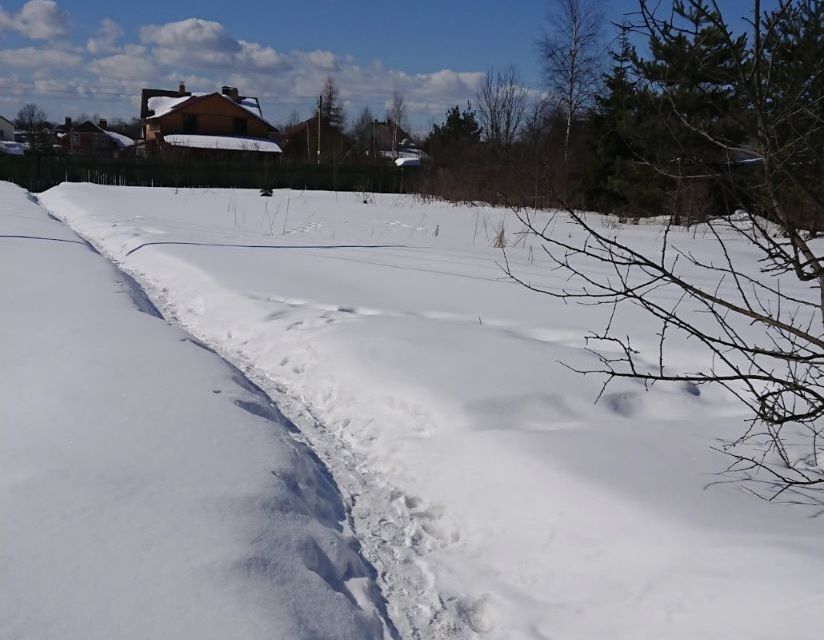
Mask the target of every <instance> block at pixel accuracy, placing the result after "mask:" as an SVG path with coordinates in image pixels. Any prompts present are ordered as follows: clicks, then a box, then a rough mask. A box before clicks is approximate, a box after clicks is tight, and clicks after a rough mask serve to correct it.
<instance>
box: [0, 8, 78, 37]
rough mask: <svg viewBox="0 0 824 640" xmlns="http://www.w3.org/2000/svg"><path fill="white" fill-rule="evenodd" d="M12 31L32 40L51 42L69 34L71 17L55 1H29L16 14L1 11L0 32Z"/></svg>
mask: <svg viewBox="0 0 824 640" xmlns="http://www.w3.org/2000/svg"><path fill="white" fill-rule="evenodd" d="M2 29H11V30H12V31H17V32H18V33H20V34H22V35H24V36H26V37H27V38H29V39H31V40H51V39H53V38H60V37H63V36H66V35H68V33H69V15H68V14H67V13H66V12H65V11H63V10H62V9H61V8H60V7H58V6H57V2H55V1H54V0H29V1H28V2H27V3H26V4H24V5H23V7H22V8H21V9H20V11H18V12H17V13H16V14H9V13H6V12H5V11H3V10H2V9H0V30H2Z"/></svg>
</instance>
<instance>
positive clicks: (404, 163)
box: [395, 158, 421, 167]
mask: <svg viewBox="0 0 824 640" xmlns="http://www.w3.org/2000/svg"><path fill="white" fill-rule="evenodd" d="M395 166H396V167H420V166H421V159H420V158H398V159H397V160H395Z"/></svg>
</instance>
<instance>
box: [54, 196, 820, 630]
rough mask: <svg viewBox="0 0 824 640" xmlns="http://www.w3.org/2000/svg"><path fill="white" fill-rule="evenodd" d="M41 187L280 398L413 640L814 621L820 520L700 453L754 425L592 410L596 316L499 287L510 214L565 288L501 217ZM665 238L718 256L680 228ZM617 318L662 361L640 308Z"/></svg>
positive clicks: (641, 235) (411, 206)
mask: <svg viewBox="0 0 824 640" xmlns="http://www.w3.org/2000/svg"><path fill="white" fill-rule="evenodd" d="M42 199H43V201H44V202H45V203H46V204H47V205H48V207H49V208H50V209H52V210H53V211H54V212H55V213H56V214H57V215H59V216H61V217H64V218H65V219H66V220H68V221H69V223H70V224H71V225H72V226H73V227H74V228H75V229H77V230H78V231H79V232H80V233H82V234H83V235H84V236H85V237H87V238H89V239H91V240H92V241H93V242H94V243H95V244H96V245H97V246H98V247H99V248H100V249H101V250H103V251H104V252H106V254H107V255H109V256H111V257H112V258H113V259H114V260H116V261H117V262H119V263H120V264H121V265H122V266H123V267H124V268H125V269H127V270H128V271H129V272H130V273H132V274H133V275H134V276H135V277H136V278H137V279H138V280H139V281H140V282H141V283H143V284H144V285H145V286H146V288H147V290H148V291H149V292H150V294H151V296H152V298H153V300H154V301H155V302H156V303H157V304H158V305H160V306H161V307H162V308H163V310H164V312H165V313H167V314H168V316H169V317H170V318H173V319H174V320H176V321H177V322H179V323H180V324H182V325H183V326H185V327H187V328H188V329H189V330H190V331H192V332H193V333H194V334H196V335H197V336H198V337H199V338H200V339H202V340H204V341H206V342H207V343H209V344H210V345H212V346H213V347H214V348H216V349H218V350H219V351H220V352H221V353H222V354H223V355H225V356H226V357H227V358H230V359H231V360H232V361H233V362H235V363H236V364H238V365H240V366H242V367H244V368H245V369H246V370H248V371H249V373H250V375H253V376H254V377H255V379H256V381H257V382H258V383H259V384H261V386H263V387H264V388H265V389H266V391H267V392H268V393H269V394H270V395H273V396H275V397H277V398H279V400H278V402H279V405H280V406H281V407H282V409H283V410H284V411H285V412H287V413H288V415H290V417H292V418H293V419H294V420H295V422H296V423H297V425H298V426H299V427H300V428H301V430H302V431H303V433H304V434H305V436H306V437H307V439H308V440H309V441H310V442H311V443H312V446H313V448H314V449H315V450H316V451H317V452H318V454H319V455H320V456H321V458H322V459H323V460H324V461H325V462H326V463H327V465H328V466H329V468H330V469H331V471H332V473H333V475H334V476H335V479H336V480H337V482H338V484H339V485H340V486H341V487H342V489H343V490H344V493H345V495H346V499H347V503H348V505H349V507H350V508H351V517H352V521H353V525H354V528H355V533H356V534H357V535H358V537H359V539H360V540H361V543H362V545H363V551H364V554H365V556H366V557H367V558H368V559H369V560H370V561H371V562H372V564H373V565H374V566H375V567H376V569H377V570H378V573H379V575H380V584H381V586H382V589H383V591H384V593H385V594H386V595H387V598H388V605H389V610H390V613H391V614H392V616H393V618H394V620H395V622H396V624H397V626H398V627H399V629H400V631H401V633H402V635H403V636H404V637H408V638H459V637H477V636H481V637H484V638H502V639H503V638H507V639H521V638H541V639H543V638H580V639H582V640H585V639H586V640H588V639H591V638H604V637H609V638H613V639H615V640H630V639H632V640H636V639H637V638H667V639H675V640H679V639H681V640H693V639H695V638H726V639H736V638H740V639H742V640H743V639H745V638H746V639H747V640H752V639H755V638H760V639H764V640H768V639H770V640H772V639H774V638H784V637H787V638H795V639H812V638H816V637H817V636H818V635H819V632H820V627H821V621H822V613H821V612H822V611H824V592H822V588H821V585H822V582H821V575H822V574H824V536H822V533H824V520H822V519H820V518H818V519H816V518H811V517H809V516H811V515H814V514H812V513H810V512H809V511H807V510H805V509H803V508H800V507H787V506H781V505H770V504H767V503H764V502H762V501H759V500H756V499H754V498H753V497H752V496H749V495H747V494H746V493H745V492H744V491H743V490H742V487H741V486H740V485H737V484H734V483H716V482H715V481H717V480H720V479H721V478H719V477H718V476H717V473H718V472H719V471H720V470H721V469H723V468H724V467H725V465H726V461H725V459H724V458H723V456H720V455H718V454H715V453H714V452H713V451H712V450H711V449H710V446H711V445H713V444H714V443H715V442H717V439H718V438H725V437H732V436H735V435H737V434H739V433H740V432H741V429H742V427H743V424H744V418H745V417H746V416H745V415H744V414H742V413H741V410H740V408H739V406H738V405H737V404H735V403H734V402H732V401H731V400H730V399H729V398H728V397H727V396H725V395H723V394H722V393H721V392H720V391H719V390H717V389H712V388H709V387H702V388H701V389H700V393H698V394H696V390H695V389H693V388H686V387H681V386H676V385H670V386H667V385H659V386H656V387H655V388H654V389H653V390H651V391H649V392H645V391H644V389H643V387H641V386H639V385H636V384H634V383H632V382H627V383H625V384H624V385H623V386H615V387H612V388H610V389H609V392H608V394H607V395H606V396H605V397H604V398H603V400H602V401H601V402H600V403H599V404H597V405H594V404H593V400H594V399H595V397H596V395H597V393H598V391H599V389H600V384H601V380H598V379H595V378H592V377H582V376H579V375H576V374H574V373H572V372H570V371H569V370H568V369H567V368H565V367H564V366H563V364H561V363H567V364H571V365H577V366H587V365H590V364H591V363H592V361H591V359H590V358H591V356H590V355H589V354H588V353H587V352H586V351H585V350H584V348H583V346H584V340H583V337H584V334H585V333H586V332H587V331H589V330H593V329H600V328H601V327H602V326H603V323H604V322H606V320H607V317H606V315H605V314H606V313H607V310H605V309H599V308H593V307H578V306H574V305H572V306H564V305H562V304H560V303H558V302H557V301H555V300H552V299H550V298H548V297H546V296H540V295H537V294H535V293H531V292H529V291H527V290H526V289H524V288H522V287H519V286H516V285H514V284H512V283H510V282H508V281H507V280H506V279H505V278H504V277H503V273H502V270H501V267H500V262H501V260H502V255H501V252H500V251H499V250H496V249H493V248H491V247H492V244H493V243H494V241H495V238H496V236H497V235H498V231H499V230H500V229H501V228H503V230H504V235H505V236H506V238H507V243H508V245H509V246H508V249H507V258H508V260H509V261H510V264H511V265H512V266H513V268H514V269H516V270H517V271H518V273H519V275H520V276H521V277H523V278H524V279H525V280H527V281H529V282H531V283H532V284H534V285H536V286H554V285H559V284H563V283H564V280H563V275H562V274H560V273H558V272H555V271H551V270H549V269H547V264H546V263H545V262H544V261H543V259H542V257H541V256H542V253H541V251H540V247H539V246H536V245H534V244H532V243H531V242H530V241H529V240H528V239H525V238H524V237H523V236H521V235H519V234H518V231H519V227H518V225H517V224H516V223H515V221H514V219H513V217H512V215H511V214H508V213H507V212H506V211H503V210H500V209H492V208H488V207H456V206H451V205H447V204H443V203H430V204H422V203H420V202H418V201H416V200H415V199H413V198H411V197H406V196H382V195H375V196H373V197H372V198H371V199H370V202H369V204H364V203H363V199H362V197H360V196H359V195H358V194H335V193H321V192H306V193H301V192H296V191H288V190H287V191H276V192H275V194H274V197H273V198H260V197H259V196H258V195H257V194H256V193H255V192H252V191H220V190H191V191H184V190H181V191H180V192H179V193H176V192H175V191H174V190H169V189H155V190H148V189H126V188H113V187H95V186H90V185H62V186H60V187H57V188H55V189H53V190H51V191H49V192H47V193H46V194H44V195H43V197H42ZM592 220H593V222H594V223H595V224H603V225H604V226H605V227H606V226H609V225H613V224H614V223H613V222H612V221H610V220H608V219H603V220H600V221H599V219H598V218H597V217H595V216H593V218H592ZM546 221H547V223H548V224H549V225H550V226H549V229H550V232H552V233H557V234H564V235H567V234H572V233H575V229H574V228H573V227H572V226H571V225H569V224H567V222H566V221H565V219H564V218H563V216H557V217H555V218H552V217H550V215H549V214H547V216H546ZM623 232H625V233H626V234H627V235H628V238H629V239H630V240H631V241H632V242H635V243H638V244H639V246H646V247H648V248H649V247H654V246H655V244H656V243H657V242H658V241H659V239H660V229H657V228H654V227H649V226H635V227H628V228H626V229H625V230H624V231H623ZM671 239H676V240H678V242H681V243H689V248H690V250H691V251H694V252H696V254H697V255H699V256H709V255H711V251H712V249H711V246H712V242H713V241H712V238H711V237H703V236H702V235H700V234H698V233H696V232H695V231H694V230H690V231H689V232H686V231H684V232H682V231H677V230H676V231H673V232H672V234H671ZM730 250H731V251H732V252H733V253H734V255H736V256H741V257H744V258H745V259H747V258H748V257H752V251H751V249H750V248H749V247H748V246H747V245H746V243H742V242H740V241H737V240H733V241H732V244H731V245H730ZM792 293H793V294H794V295H805V293H804V292H803V290H800V289H799V290H797V291H795V290H793V292H792ZM615 322H616V323H617V324H618V326H626V327H630V328H632V330H633V333H634V335H637V336H638V337H639V340H638V343H637V345H636V346H637V347H638V348H639V349H640V350H641V351H642V352H644V353H647V352H649V351H650V350H651V351H652V352H653V353H654V352H655V345H656V331H657V330H658V327H657V325H656V324H655V323H652V322H650V320H649V318H647V317H646V316H645V315H643V314H639V313H637V312H635V311H634V310H628V311H627V314H626V315H624V316H620V317H618V318H616V320H615ZM742 330H745V329H742ZM673 348H674V349H675V350H674V352H673V354H672V356H673V357H675V358H678V359H679V360H680V361H682V362H684V363H687V364H690V363H700V362H701V358H702V355H701V353H700V350H696V349H695V348H694V347H693V346H692V345H678V344H674V345H673Z"/></svg>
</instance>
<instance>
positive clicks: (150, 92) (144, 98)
mask: <svg viewBox="0 0 824 640" xmlns="http://www.w3.org/2000/svg"><path fill="white" fill-rule="evenodd" d="M190 95H192V94H191V93H189V92H184V93H183V96H190ZM161 96H162V97H166V98H180V97H181V95H180V91H179V90H178V91H172V90H170V89H143V91H141V92H140V117H141V118H148V117H149V116H150V115H151V114H150V111H149V99H151V98H155V97H161Z"/></svg>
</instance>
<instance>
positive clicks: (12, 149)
mask: <svg viewBox="0 0 824 640" xmlns="http://www.w3.org/2000/svg"><path fill="white" fill-rule="evenodd" d="M26 149H28V145H26V144H24V143H22V142H12V141H10V140H0V153H5V154H8V155H10V156H22V155H23V154H24V153H25V152H26Z"/></svg>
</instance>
